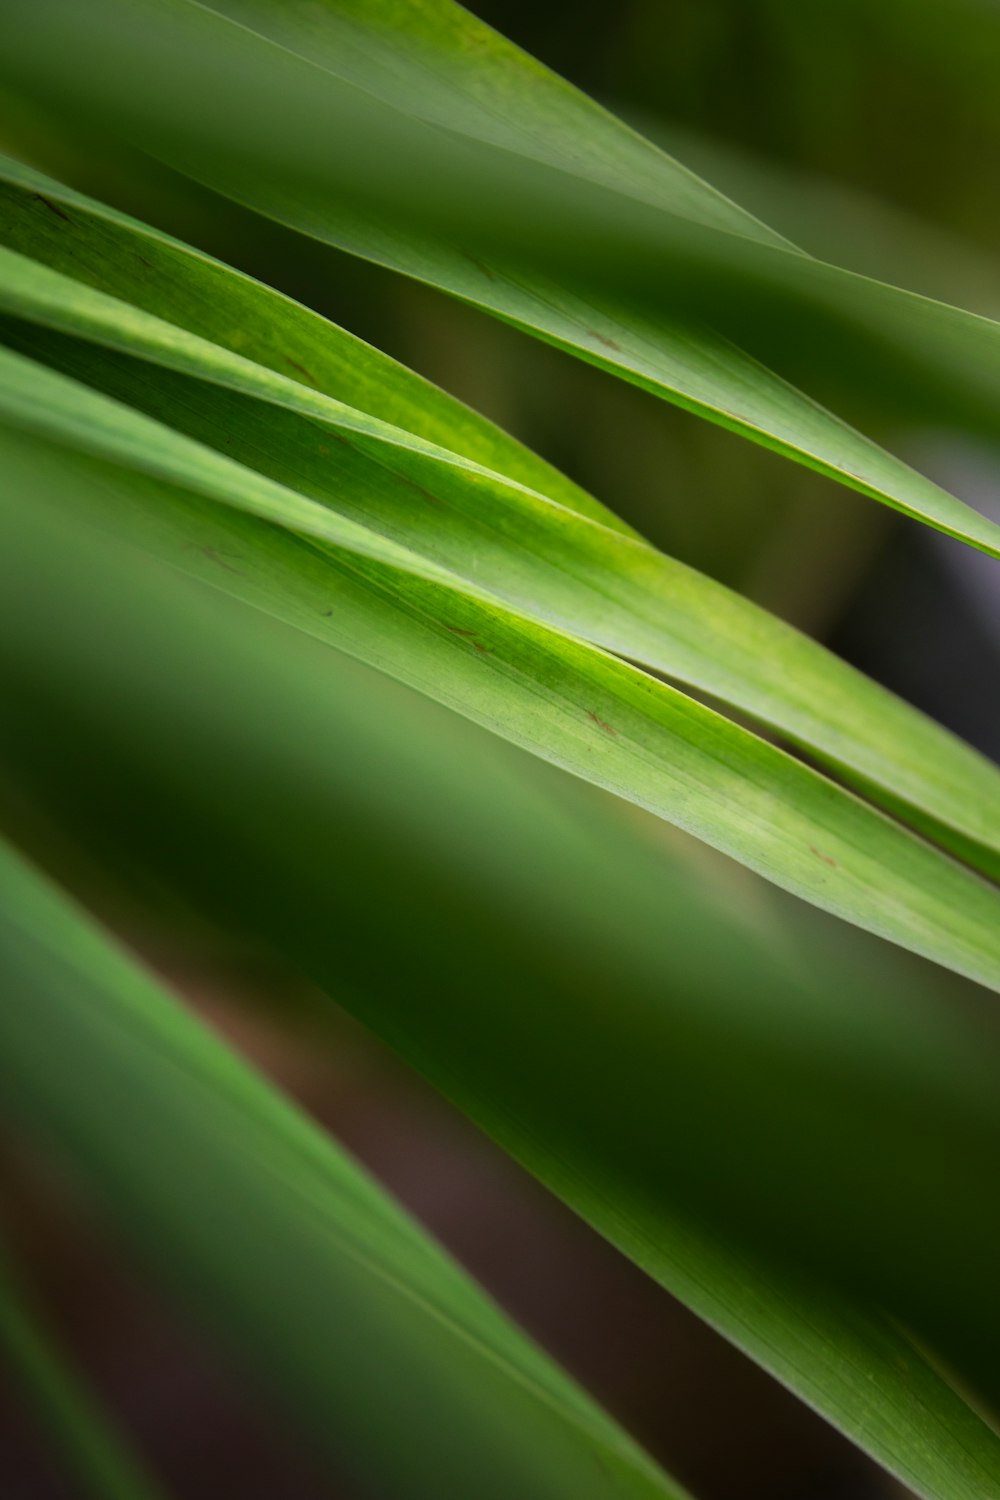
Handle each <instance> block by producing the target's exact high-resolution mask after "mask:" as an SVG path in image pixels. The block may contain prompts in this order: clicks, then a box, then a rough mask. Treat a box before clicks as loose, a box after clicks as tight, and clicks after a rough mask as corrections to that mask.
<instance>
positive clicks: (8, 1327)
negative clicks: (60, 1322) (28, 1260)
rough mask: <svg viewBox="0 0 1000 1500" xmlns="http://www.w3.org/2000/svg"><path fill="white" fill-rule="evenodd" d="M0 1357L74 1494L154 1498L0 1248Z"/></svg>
mask: <svg viewBox="0 0 1000 1500" xmlns="http://www.w3.org/2000/svg"><path fill="white" fill-rule="evenodd" d="M0 1363H3V1364H5V1365H6V1367H7V1370H8V1373H9V1375H10V1376H11V1377H12V1383H16V1385H17V1389H18V1392H19V1395H20V1396H21V1397H22V1399H23V1400H24V1402H25V1404H26V1405H28V1406H30V1407H31V1409H32V1411H33V1414H34V1415H35V1417H36V1419H37V1422H38V1425H39V1427H40V1428H41V1429H42V1430H43V1431H44V1432H45V1433H46V1435H47V1437H48V1438H49V1440H50V1442H51V1444H52V1446H53V1448H55V1449H56V1450H57V1452H58V1455H59V1459H60V1460H61V1461H62V1463H63V1464H64V1465H65V1467H66V1468H67V1469H68V1470H69V1471H70V1472H72V1474H73V1475H74V1477H75V1480H76V1482H77V1483H78V1484H79V1486H80V1493H81V1494H85V1495H89V1496H91V1497H92V1500H157V1497H158V1496H162V1495H163V1492H162V1491H161V1490H160V1488H159V1486H158V1485H154V1483H153V1481H152V1479H151V1478H149V1477H148V1476H147V1475H146V1474H144V1473H142V1472H141V1471H140V1469H139V1467H138V1464H137V1462H136V1460H135V1459H134V1458H133V1456H132V1454H131V1453H130V1452H129V1451H128V1449H127V1448H126V1446H125V1444H124V1442H123V1439H122V1438H121V1437H120V1436H119V1434H118V1433H117V1432H116V1431H115V1430H114V1429H113V1427H112V1426H111V1424H110V1422H109V1421H108V1418H107V1416H106V1415H105V1413H104V1412H103V1411H102V1410H101V1409H100V1407H99V1406H98V1404H97V1401H96V1399H95V1397H94V1395H93V1394H92V1392H91V1391H90V1390H89V1389H88V1388H87V1387H86V1385H85V1384H84V1382H83V1380H82V1379H81V1378H80V1376H79V1375H78V1374H77V1372H76V1371H75V1370H73V1369H72V1368H71V1367H70V1365H69V1363H68V1362H67V1360H66V1357H65V1355H64V1354H63V1352H62V1350H61V1349H59V1348H57V1346H56V1344H55V1343H54V1341H53V1339H52V1336H51V1334H50V1333H49V1331H48V1329H46V1328H45V1327H44V1326H43V1323H42V1320H41V1318H40V1316H39V1313H38V1311H37V1309H36V1308H34V1307H32V1306H31V1305H30V1302H29V1299H28V1297H27V1295H26V1292H25V1289H24V1286H23V1284H22V1281H21V1278H19V1277H18V1276H17V1275H16V1274H15V1273H14V1270H13V1268H12V1266H11V1264H10V1261H9V1257H8V1256H7V1255H6V1253H4V1252H0Z"/></svg>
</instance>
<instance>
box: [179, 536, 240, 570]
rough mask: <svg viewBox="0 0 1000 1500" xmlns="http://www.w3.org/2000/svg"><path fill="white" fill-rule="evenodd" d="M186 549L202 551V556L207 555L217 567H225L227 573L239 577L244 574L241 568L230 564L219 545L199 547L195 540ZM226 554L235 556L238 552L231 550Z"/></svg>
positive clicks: (187, 550) (186, 550)
mask: <svg viewBox="0 0 1000 1500" xmlns="http://www.w3.org/2000/svg"><path fill="white" fill-rule="evenodd" d="M184 550H185V552H200V553H201V555H202V557H207V558H208V560H209V562H213V563H215V564H216V566H217V567H220V568H224V569H225V571H226V572H227V573H235V574H236V576H237V577H238V578H239V577H241V576H242V575H241V573H240V570H239V568H231V567H230V566H229V564H228V563H227V562H226V557H225V556H223V554H222V553H221V552H220V551H219V550H218V548H217V547H199V546H198V545H197V543H195V542H188V543H187V544H186V546H185V548H184ZM226 556H228V557H235V556H236V554H235V553H234V552H230V553H227V554H226Z"/></svg>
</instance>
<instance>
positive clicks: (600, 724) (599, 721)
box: [587, 708, 618, 739]
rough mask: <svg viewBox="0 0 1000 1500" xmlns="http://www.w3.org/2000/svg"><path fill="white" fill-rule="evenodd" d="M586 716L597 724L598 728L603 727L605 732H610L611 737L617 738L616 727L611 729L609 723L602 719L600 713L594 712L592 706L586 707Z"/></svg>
mask: <svg viewBox="0 0 1000 1500" xmlns="http://www.w3.org/2000/svg"><path fill="white" fill-rule="evenodd" d="M587 718H588V719H591V720H592V721H593V722H594V723H595V724H596V725H597V727H598V729H603V730H604V733H605V734H610V735H611V737H612V739H617V738H618V731H617V729H612V727H611V725H610V724H609V723H608V722H607V721H606V720H605V719H602V718H601V716H600V714H595V713H594V710H593V709H592V708H588V709H587Z"/></svg>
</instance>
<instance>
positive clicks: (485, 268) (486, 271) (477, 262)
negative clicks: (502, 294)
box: [462, 250, 497, 281]
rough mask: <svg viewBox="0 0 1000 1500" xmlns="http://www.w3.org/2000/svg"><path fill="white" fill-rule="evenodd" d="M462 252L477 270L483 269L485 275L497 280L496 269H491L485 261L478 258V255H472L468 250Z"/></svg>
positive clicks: (491, 279)
mask: <svg viewBox="0 0 1000 1500" xmlns="http://www.w3.org/2000/svg"><path fill="white" fill-rule="evenodd" d="M462 254H463V255H464V256H465V258H466V260H467V261H468V262H469V264H470V265H473V266H475V268H476V270H477V271H482V273H483V275H484V276H487V277H489V279H490V281H496V279H497V273H496V272H495V271H491V270H490V268H489V266H488V265H487V264H486V262H485V261H482V260H478V259H477V258H476V256H474V255H470V254H469V252H468V251H467V250H463V252H462Z"/></svg>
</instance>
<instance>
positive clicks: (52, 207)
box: [34, 193, 73, 224]
mask: <svg viewBox="0 0 1000 1500" xmlns="http://www.w3.org/2000/svg"><path fill="white" fill-rule="evenodd" d="M34 197H36V198H37V199H38V201H39V203H44V204H45V207H46V208H47V209H48V211H49V213H50V214H55V216H56V218H57V219H63V220H65V222H66V223H67V224H72V222H73V220H72V219H71V218H70V216H69V214H66V213H63V211H62V209H61V208H60V207H59V205H58V204H57V203H53V202H52V199H51V198H46V196H45V194H44V193H35V194H34Z"/></svg>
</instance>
